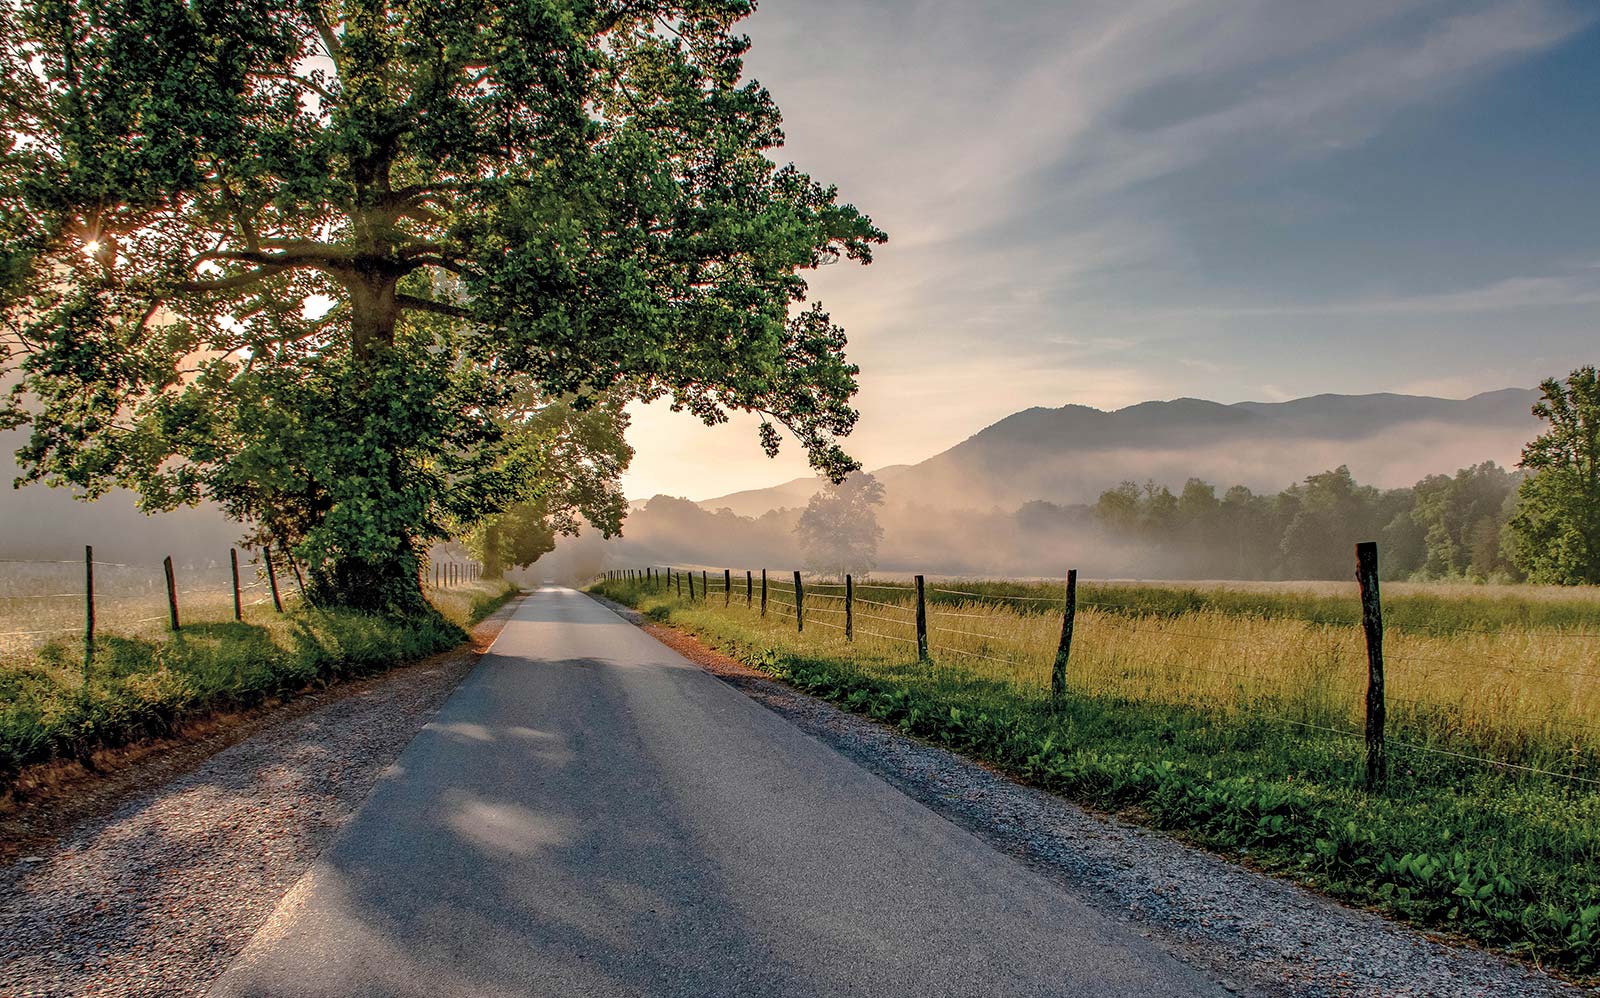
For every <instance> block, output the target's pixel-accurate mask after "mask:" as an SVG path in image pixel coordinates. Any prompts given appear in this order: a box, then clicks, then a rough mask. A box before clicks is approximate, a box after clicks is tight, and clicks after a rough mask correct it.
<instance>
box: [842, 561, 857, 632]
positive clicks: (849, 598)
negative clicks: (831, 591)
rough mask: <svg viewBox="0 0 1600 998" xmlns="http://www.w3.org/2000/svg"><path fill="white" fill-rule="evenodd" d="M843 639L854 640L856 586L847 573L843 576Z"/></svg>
mask: <svg viewBox="0 0 1600 998" xmlns="http://www.w3.org/2000/svg"><path fill="white" fill-rule="evenodd" d="M844 639H845V640H846V641H854V640H855V639H856V584H855V580H854V579H852V578H851V577H850V573H849V572H846V573H845V576H844Z"/></svg>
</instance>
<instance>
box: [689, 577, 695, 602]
mask: <svg viewBox="0 0 1600 998" xmlns="http://www.w3.org/2000/svg"><path fill="white" fill-rule="evenodd" d="M689 602H691V603H693V602H694V573H693V572H690V573H689Z"/></svg>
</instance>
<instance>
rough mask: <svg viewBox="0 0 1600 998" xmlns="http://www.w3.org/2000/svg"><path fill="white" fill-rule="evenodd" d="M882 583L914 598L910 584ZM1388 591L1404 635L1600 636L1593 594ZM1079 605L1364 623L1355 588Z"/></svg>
mask: <svg viewBox="0 0 1600 998" xmlns="http://www.w3.org/2000/svg"><path fill="white" fill-rule="evenodd" d="M873 584H874V585H878V584H880V583H873ZM881 584H883V585H888V586H894V587H902V586H903V587H904V588H905V590H906V591H907V592H910V591H911V589H910V586H909V585H907V584H905V583H899V582H888V583H881ZM1064 588H1065V585H1064V583H1061V582H996V581H989V580H972V579H958V580H953V581H940V582H929V583H927V593H928V599H929V601H930V602H935V603H941V602H942V603H955V602H960V601H962V599H963V597H959V596H952V595H950V594H948V593H941V592H939V591H938V590H940V589H945V590H957V591H961V592H967V593H977V594H980V596H982V597H984V598H987V599H990V600H993V601H996V602H1004V603H1006V604H1008V605H1013V606H1016V607H1019V608H1022V609H1023V610H1025V611H1027V610H1031V611H1033V612H1055V611H1057V610H1058V609H1059V608H1060V606H1061V602H1062V594H1063V590H1064ZM1382 589H1383V594H1384V597H1383V611H1384V622H1385V625H1386V626H1389V627H1394V628H1397V629H1401V630H1404V629H1413V630H1419V631H1430V632H1435V633H1439V632H1450V631H1484V630H1491V631H1493V630H1501V629H1504V628H1527V627H1538V628H1561V629H1572V630H1583V631H1595V632H1596V633H1600V593H1597V592H1594V591H1591V590H1588V589H1580V590H1574V589H1572V588H1565V589H1561V588H1557V587H1535V586H1474V585H1448V584H1415V583H1409V584H1408V583H1393V582H1389V583H1384V584H1383V585H1382ZM1018 597H1024V598H1023V599H1018ZM1078 601H1079V603H1080V605H1091V606H1095V607H1098V608H1101V609H1104V610H1106V611H1108V612H1114V613H1122V614H1126V615H1132V616H1154V617H1176V616H1182V615H1185V614H1191V613H1196V612H1201V611H1214V612H1219V613H1227V614H1233V615H1237V616H1252V617H1262V618H1267V619H1290V620H1304V621H1307V622H1310V623H1316V624H1348V625H1352V626H1354V625H1356V624H1359V623H1360V622H1361V605H1360V603H1359V602H1358V601H1357V599H1356V589H1355V583H1354V582H1351V583H1349V584H1347V585H1341V584H1338V583H1318V584H1311V585H1303V586H1294V587H1288V586H1283V585H1261V586H1249V585H1238V584H1235V585H1217V586H1200V585H1184V584H1163V585H1130V584H1120V583H1106V582H1082V583H1080V584H1079V586H1078Z"/></svg>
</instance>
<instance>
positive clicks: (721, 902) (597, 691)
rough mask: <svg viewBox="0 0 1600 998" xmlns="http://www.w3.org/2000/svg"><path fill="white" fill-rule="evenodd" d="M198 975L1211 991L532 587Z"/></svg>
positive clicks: (233, 983) (792, 988)
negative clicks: (240, 942) (242, 937)
mask: <svg viewBox="0 0 1600 998" xmlns="http://www.w3.org/2000/svg"><path fill="white" fill-rule="evenodd" d="M213 994H214V995H224V996H234V995H272V996H301V995H329V996H334V995H340V996H343V995H374V996H376V995H385V996H388V995H418V996H422V995H426V996H445V995H452V996H453V995H474V996H478V995H482V996H494V995H683V996H713V995H718V996H720V995H730V996H731V995H739V996H762V995H786V996H787V995H796V996H800V995H817V996H825V995H846V994H860V995H873V996H880V995H881V996H900V995H903V996H907V998H910V996H918V998H921V996H930V995H952V996H953V995H963V996H965V995H1073V996H1082V998H1091V996H1110V995H1138V996H1166V995H1217V996H1220V995H1223V994H1225V992H1223V991H1222V990H1221V989H1220V988H1217V987H1216V986H1214V985H1212V984H1210V983H1209V982H1208V981H1206V980H1205V979H1204V978H1202V977H1201V976H1200V975H1199V974H1197V973H1195V972H1194V971H1192V970H1190V969H1189V968H1188V967H1187V966H1185V965H1184V964H1182V963H1180V962H1179V961H1177V960H1176V959H1174V958H1173V957H1171V956H1170V955H1168V954H1166V953H1165V952H1163V951H1161V950H1159V949H1157V948H1156V947H1155V946H1154V945H1152V944H1151V943H1150V942H1148V941H1146V940H1145V939H1143V938H1141V937H1140V936H1139V934H1138V933H1137V932H1136V931H1135V930H1134V929H1132V928H1130V927H1128V926H1125V925H1121V924H1118V923H1116V922H1112V921H1110V920H1108V919H1106V918H1105V917H1103V916H1101V915H1099V914H1097V913H1095V912H1093V911H1091V910H1089V909H1088V908H1087V907H1085V906H1084V905H1083V904H1082V903H1081V902H1080V901H1078V900H1077V899H1075V898H1074V897H1073V896H1072V895H1071V894H1068V893H1067V892H1065V891H1063V890H1062V889H1061V888H1060V887H1058V886H1056V885H1054V884H1052V883H1050V882H1049V881H1047V880H1045V879H1044V878H1043V877H1041V876H1039V875H1037V874H1035V873H1033V872H1032V871H1030V870H1029V869H1027V868H1026V867H1024V866H1022V865H1020V864H1018V863H1017V862H1016V861H1014V860H1012V859H1010V858H1008V857H1005V856H1003V855H1001V854H1000V853H998V852H996V851H995V850H994V849H992V848H990V847H989V846H987V845H986V844H984V843H982V842H980V841H979V840H978V839H976V838H974V837H973V836H972V835H970V834H969V833H967V832H965V831H963V830H962V829H960V828H957V827H956V826H955V825H953V824H951V823H950V822H948V821H946V820H945V819H944V818H941V817H939V816H938V815H935V814H934V813H933V812H932V811H929V810H928V809H927V808H926V807H924V806H923V805H921V804H919V803H917V802H915V801H913V800H911V799H910V798H909V797H906V796H905V795H903V794H902V793H900V792H899V791H897V790H895V789H893V788H891V787H890V786H889V785H888V784H886V783H884V782H883V781H882V780H880V779H879V778H877V777H876V776H873V775H872V774H870V773H868V772H866V771H865V770H863V769H861V768H860V767H859V766H857V765H856V764H855V763H853V762H851V761H849V760H848V759H846V758H845V757H844V756H842V755H840V754H838V753H837V752H835V751H834V750H832V749H831V748H828V747H827V746H825V745H823V744H822V743H820V742H818V741H817V740H815V739H813V738H811V737H810V736H808V735H806V734H803V733H802V732H800V731H799V730H798V729H797V728H795V727H794V726H792V725H791V724H789V723H788V722H787V721H785V720H783V719H782V718H780V717H779V716H777V715H776V714H774V713H772V712H770V711H768V710H767V709H766V708H764V707H761V706H760V705H758V704H756V703H755V702H753V701H752V700H750V699H749V698H748V697H746V696H745V695H744V694H742V693H740V692H739V691H738V690H736V689H734V688H733V687H731V686H728V685H727V684H725V683H723V682H721V681H720V680H718V679H716V678H715V677H713V676H711V675H709V674H707V673H706V672H704V671H702V670H701V669H700V668H698V667H697V666H695V665H693V664H692V663H690V662H688V661H686V660H685V659H683V658H681V657H680V656H679V655H677V654H676V653H675V652H673V651H671V650H670V649H668V648H666V647H665V646H663V645H662V644H660V643H659V642H657V641H655V640H654V639H653V638H651V637H650V636H649V635H647V634H645V633H644V632H642V631H640V630H639V629H638V628H636V627H634V626H632V625H631V624H628V623H627V622H625V621H624V620H622V619H621V618H620V617H618V616H617V615H616V614H614V613H612V612H611V611H610V610H608V609H606V608H604V607H602V606H600V605H599V604H597V603H595V602H594V601H592V600H590V599H588V598H587V597H585V596H583V595H582V594H580V593H576V592H573V591H572V590H567V589H546V590H542V591H540V592H538V593H535V594H532V595H530V596H529V597H528V598H527V599H526V600H525V602H524V603H523V605H522V606H521V608H520V609H519V610H518V611H517V613H516V615H515V616H514V617H513V618H512V620H511V622H510V623H508V624H507V625H506V627H505V629H504V631H502V632H501V635H500V638H499V640H498V641H497V642H496V643H495V645H494V647H493V648H492V649H491V650H490V652H489V653H488V654H486V655H485V656H484V657H483V658H482V660H481V661H480V662H479V664H478V666H477V668H476V669H475V670H474V671H473V672H472V674H471V675H469V676H468V677H467V679H466V680H465V681H464V682H463V683H462V684H461V686H460V687H459V688H458V689H457V690H456V691H455V693H454V694H452V696H451V697H450V699H449V700H448V701H447V702H446V704H445V706H444V707H443V708H442V710H441V711H440V713H439V715H438V717H437V718H436V719H435V720H434V722H433V723H432V724H429V725H428V726H427V727H426V728H424V729H423V731H422V732H421V733H420V734H418V736H417V737H416V738H415V739H414V740H413V741H412V742H411V744H410V745H408V746H407V748H406V749H405V751H404V752H403V753H401V755H400V757H399V759H397V760H396V762H395V765H394V767H393V768H392V770H391V771H390V772H389V773H388V774H386V776H385V777H384V779H383V780H381V781H380V782H379V783H378V785H377V788H376V789H375V790H374V791H373V794H372V797H371V798H370V799H369V800H368V801H367V803H366V804H365V806H364V807H362V809H361V810H360V811H359V812H358V813H357V814H356V816H355V817H354V818H353V819H351V821H350V824H349V825H348V826H346V828H345V830H344V832H343V833H342V834H341V835H340V837H339V839H338V840H337V841H336V842H335V844H334V845H333V846H332V847H330V848H329V849H328V850H327V851H326V852H325V853H324V854H323V855H322V856H321V857H319V859H318V860H317V861H316V863H314V864H313V866H312V867H311V869H310V871H309V872H308V873H307V874H306V875H305V877H304V878H303V879H302V880H301V881H300V882H299V883H298V884H296V886H295V887H294V888H293V889H292V890H291V891H290V892H289V894H288V895H286V896H285V898H284V900H283V901H282V902H281V904H280V905H279V907H278V909H277V910H276V911H275V912H274V914H273V915H272V916H271V918H269V919H268V921H267V924H266V925H265V926H264V927H263V929H262V930H261V931H260V932H259V933H258V934H257V935H256V937H255V938H254V939H253V940H252V941H251V942H250V944H249V945H248V946H247V947H246V948H245V950H244V952H243V953H242V954H241V955H240V957H239V958H238V960H236V961H235V963H234V964H233V965H232V967H230V968H229V970H228V972H227V973H226V974H225V975H224V976H223V977H222V978H221V979H220V980H219V981H218V983H217V985H216V986H215V988H214V990H213Z"/></svg>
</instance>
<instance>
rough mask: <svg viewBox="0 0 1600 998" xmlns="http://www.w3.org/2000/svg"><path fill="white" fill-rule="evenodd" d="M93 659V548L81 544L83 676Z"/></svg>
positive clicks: (87, 675) (85, 675)
mask: <svg viewBox="0 0 1600 998" xmlns="http://www.w3.org/2000/svg"><path fill="white" fill-rule="evenodd" d="M93 660H94V548H93V547H92V546H91V545H88V544H85V545H84V546H83V678H84V679H85V680H87V679H88V678H89V663H90V662H92V661H93Z"/></svg>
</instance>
